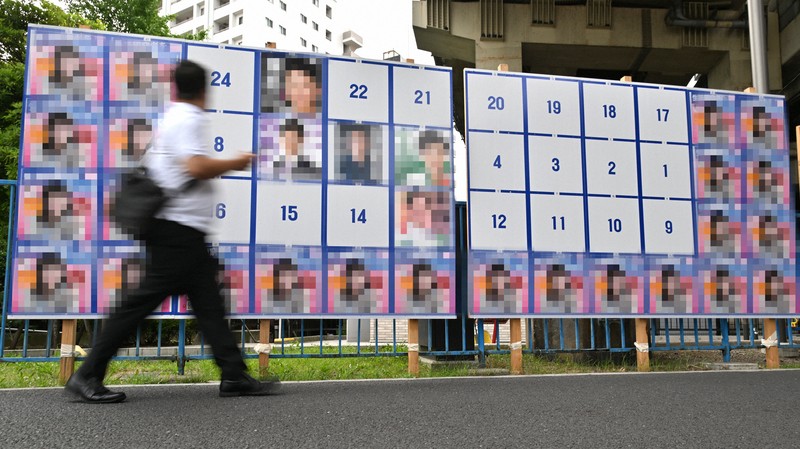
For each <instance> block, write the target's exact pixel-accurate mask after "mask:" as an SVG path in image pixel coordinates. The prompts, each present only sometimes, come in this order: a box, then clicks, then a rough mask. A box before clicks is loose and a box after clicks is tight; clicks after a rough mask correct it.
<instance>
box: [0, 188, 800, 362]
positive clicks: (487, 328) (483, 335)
mask: <svg viewBox="0 0 800 449" xmlns="http://www.w3.org/2000/svg"><path fill="white" fill-rule="evenodd" d="M0 186H8V187H9V200H10V207H9V216H8V223H9V224H13V223H14V216H15V212H16V211H15V206H16V202H15V201H14V199H15V198H16V192H17V182H16V181H13V180H0ZM456 218H457V233H458V235H460V236H464V235H465V234H466V206H465V205H464V204H458V205H457V210H456ZM13 240H14V232H13V226H12V225H10V226H9V230H8V249H10V248H13ZM457 240H458V243H457V259H458V261H457V270H458V271H459V279H458V281H457V284H459V285H458V286H457V298H458V305H457V312H458V318H456V319H450V320H419V322H420V323H421V324H422V325H421V326H420V327H419V329H420V331H419V334H420V335H419V338H418V340H416V341H418V342H419V346H420V350H419V354H420V355H422V356H430V357H437V356H443V357H467V358H477V360H478V362H479V364H480V365H485V363H486V357H487V356H489V355H493V354H509V353H510V352H511V349H510V347H509V346H510V340H509V324H508V323H507V321H508V320H505V321H504V320H483V319H477V320H476V319H470V318H467V317H466V315H465V311H466V310H467V301H466V290H467V288H466V279H467V271H466V270H467V268H466V257H467V251H466V239H465V238H460V239H457ZM10 254H11V251H10V250H9V251H7V254H6V273H5V283H4V286H5V285H8V281H9V276H10V273H11V269H10ZM4 290H5V288H4ZM8 303H9V301H8V292H5V291H4V295H3V308H2V322H0V328H2V330H3V332H2V333H0V361H2V362H21V361H25V362H45V361H46V362H55V361H58V360H60V358H61V354H60V350H59V349H58V348H57V344H58V342H59V341H60V330H59V327H60V326H59V324H60V322H59V321H58V320H10V321H9V320H8V317H7V310H8ZM81 321H82V322H83V323H84V327H83V329H82V332H81V331H79V338H78V341H77V343H78V344H79V345H80V344H84V345H87V346H89V347H91V346H92V343H93V339H94V337H95V336H96V335H97V334H98V331H99V328H100V326H101V321H100V320H81ZM347 321H350V322H351V326H350V327H351V329H348V326H347V324H346V321H345V320H342V319H332V320H328V319H313V320H298V319H292V320H289V319H283V320H275V321H274V322H272V321H270V320H258V319H253V320H230V323H231V326H232V328H233V330H234V331H235V332H238V333H239V334H240V345H241V350H242V353H243V355H244V356H245V358H259V355H260V354H259V353H257V352H255V351H254V350H253V349H254V347H255V345H256V344H257V343H258V342H259V340H260V339H261V338H262V331H263V329H261V326H262V325H264V324H265V323H272V324H268V325H270V326H272V325H274V327H275V328H277V332H273V335H275V338H272V339H271V346H270V347H269V352H268V354H269V357H271V358H311V357H398V356H401V357H404V356H407V355H408V341H409V339H408V332H407V328H406V326H405V324H406V322H405V320H391V319H388V320H385V319H374V320H366V319H364V320H347ZM777 321H778V323H779V325H778V327H777V336H778V348H792V349H798V348H800V331H798V330H797V329H795V328H792V326H791V323H790V322H789V320H777ZM153 322H154V323H155V325H154V326H155V329H154V330H153V329H148V330H147V331H148V332H151V333H154V334H155V335H154V336H155V341H154V342H153V343H154V344H143V341H142V337H143V329H142V327H141V326H140V327H139V329H138V330H137V332H136V335H135V339H134V344H133V345H132V346H131V347H130V348H127V349H125V350H124V352H123V353H122V354H120V355H118V356H117V359H119V360H156V359H159V360H173V361H175V362H176V364H177V369H178V373H179V374H183V371H184V367H185V364H186V362H187V361H190V360H198V359H209V358H211V357H212V355H211V353H210V351H208V350H207V348H206V346H205V345H204V342H203V340H202V336H199V337H198V336H197V335H196V334H195V333H193V332H191V329H187V328H191V327H192V326H193V320H191V319H175V318H169V319H159V320H153ZM364 322H369V326H368V330H367V331H366V333H367V335H364V332H365V331H364V326H362V323H364ZM731 322H732V323H731ZM173 323H177V329H172V328H173V327H175V325H174V324H173ZM632 323H633V319H596V318H595V319H525V320H523V326H524V330H525V331H524V332H523V336H524V337H523V338H522V340H523V341H522V343H523V352H525V353H529V354H548V353H570V352H572V353H575V352H598V351H608V352H616V353H619V352H635V351H636V348H635V347H634V345H633V335H634V331H633V325H632ZM647 323H648V324H649V338H650V342H649V351H651V352H659V351H680V350H699V351H721V352H722V355H723V361H724V362H728V361H730V356H731V351H732V350H735V349H754V348H760V347H761V346H762V345H761V336H762V335H763V327H764V323H763V320H757V319H735V320H728V319H704V318H703V319H700V318H698V319H661V318H659V319H649V320H647ZM166 324H168V325H169V328H170V329H169V332H170V333H172V332H175V333H176V335H175V338H171V337H169V336H165V325H166ZM146 326H149V327H153V324H151V323H148V324H147V325H146ZM353 326H354V327H355V330H354V329H352V327H353ZM309 329H319V331H318V332H316V333H315V332H314V331H311V332H309V331H308V330H309ZM326 329H328V332H327V333H326ZM270 330H271V331H274V330H275V329H270ZM151 337H153V335H148V339H149V338H151ZM487 339H488V341H487ZM795 340H798V341H797V342H796V341H795ZM194 343H197V344H194ZM260 352H261V354H263V353H264V352H265V351H264V350H263V348H261V351H260ZM78 360H80V357H78Z"/></svg>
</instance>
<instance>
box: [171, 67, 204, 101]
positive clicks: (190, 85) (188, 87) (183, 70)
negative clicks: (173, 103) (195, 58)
mask: <svg viewBox="0 0 800 449" xmlns="http://www.w3.org/2000/svg"><path fill="white" fill-rule="evenodd" d="M172 79H173V81H175V87H177V89H178V94H177V95H176V96H177V98H178V99H180V100H196V99H198V98H200V97H201V96H202V95H203V94H204V93H205V91H206V69H204V68H203V67H202V66H201V65H199V64H197V63H195V62H192V61H189V60H186V59H184V60H183V61H181V62H179V63H178V65H177V66H176V67H175V71H174V72H173V73H172Z"/></svg>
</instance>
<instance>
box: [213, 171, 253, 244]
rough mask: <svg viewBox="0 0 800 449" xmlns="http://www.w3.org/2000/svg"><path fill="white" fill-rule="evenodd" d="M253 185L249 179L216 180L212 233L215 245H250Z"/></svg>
mask: <svg viewBox="0 0 800 449" xmlns="http://www.w3.org/2000/svg"><path fill="white" fill-rule="evenodd" d="M251 183H252V181H250V180H249V179H217V180H214V188H215V189H216V200H215V202H214V208H213V211H212V213H213V217H214V218H213V220H212V226H213V232H212V233H211V235H212V237H211V240H212V241H213V242H214V243H243V244H248V243H250V216H251V212H252V210H251V209H252V204H251V198H252V190H251V186H252V184H251Z"/></svg>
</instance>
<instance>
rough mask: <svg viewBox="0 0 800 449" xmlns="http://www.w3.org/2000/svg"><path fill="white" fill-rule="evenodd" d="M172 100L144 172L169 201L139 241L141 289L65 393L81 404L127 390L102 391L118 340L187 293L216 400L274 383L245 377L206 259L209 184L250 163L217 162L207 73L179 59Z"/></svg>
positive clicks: (243, 159) (212, 266)
mask: <svg viewBox="0 0 800 449" xmlns="http://www.w3.org/2000/svg"><path fill="white" fill-rule="evenodd" d="M173 80H174V85H175V87H176V88H177V95H176V101H175V102H174V103H173V104H172V105H171V106H170V108H169V109H168V110H167V112H166V114H165V115H164V118H163V120H162V123H161V126H160V128H159V130H158V133H157V135H156V137H155V138H154V140H153V147H152V149H150V150H149V151H148V153H147V155H146V157H145V162H146V164H145V165H146V166H147V169H148V173H149V174H150V176H151V177H152V178H153V180H154V181H155V182H156V184H158V185H159V186H160V187H161V188H163V189H164V190H165V191H166V192H168V196H170V199H169V200H168V201H167V203H166V204H165V206H164V207H163V208H162V209H161V211H160V212H159V213H158V214H157V215H156V219H155V222H154V223H153V224H152V226H150V227H149V230H148V231H147V233H146V235H145V236H144V243H145V246H146V248H147V266H146V269H145V276H144V280H143V281H142V284H141V286H140V287H139V288H138V289H137V290H136V291H135V292H133V293H132V294H130V295H129V296H128V297H127V298H123V300H122V303H121V304H120V306H119V307H118V308H117V309H116V310H115V311H113V312H112V313H111V316H110V317H109V318H108V320H107V321H106V323H105V326H103V332H102V333H101V334H100V337H99V338H98V340H97V343H96V344H95V346H94V348H92V351H91V353H90V354H89V356H88V357H87V358H86V360H85V361H84V363H83V365H81V367H80V369H78V371H77V372H76V373H75V374H74V375H73V376H72V377H71V378H70V379H69V381H68V382H67V385H66V390H67V391H68V392H70V393H72V394H74V395H76V396H78V397H79V398H80V399H82V400H83V401H84V402H92V403H112V402H121V401H124V400H125V393H122V392H113V391H110V390H108V389H107V388H105V387H104V386H103V378H104V377H105V375H106V368H107V367H108V363H109V361H110V360H111V358H112V357H113V356H114V355H115V354H116V353H117V350H118V349H119V347H120V346H121V345H122V343H123V341H124V340H125V339H126V338H127V337H128V336H129V335H131V334H132V333H133V332H134V331H135V330H136V327H137V326H138V325H139V324H140V323H141V322H142V321H143V320H144V319H145V318H146V317H147V316H148V315H149V314H150V313H151V312H152V311H153V310H154V309H155V308H156V307H158V306H159V305H160V304H161V303H162V302H163V301H164V299H165V298H166V297H168V296H170V295H176V294H186V295H188V297H189V301H190V302H191V304H192V308H193V310H194V313H195V316H196V317H197V322H198V325H199V327H200V330H201V332H202V333H203V335H204V336H205V339H206V340H207V341H208V342H209V343H210V344H211V348H212V350H213V353H214V360H215V361H216V363H217V365H218V366H219V367H220V369H221V371H222V382H221V384H220V388H219V394H220V396H242V395H265V394H271V393H275V392H276V391H277V389H278V388H279V387H280V382H279V381H278V380H273V381H269V382H259V381H257V380H256V379H254V378H252V377H251V376H249V375H248V374H247V373H246V370H247V367H246V366H245V363H244V360H243V359H242V356H241V353H240V351H239V348H238V347H237V346H236V340H235V338H234V336H233V334H232V333H231V332H230V329H229V328H228V325H227V323H226V321H225V318H224V315H225V308H224V303H223V299H222V296H221V295H220V288H219V284H218V281H217V270H218V264H217V260H216V258H215V257H213V256H212V255H210V254H209V252H208V249H207V246H206V240H205V237H206V234H207V233H208V232H209V229H210V226H211V219H212V217H213V210H212V208H213V204H214V201H213V195H214V191H213V186H212V184H211V181H210V179H212V178H215V177H217V176H220V175H222V174H223V173H225V172H228V171H231V170H244V169H245V168H247V166H248V165H249V164H250V162H251V161H252V159H253V158H254V155H253V154H250V153H247V154H241V155H240V156H237V157H235V158H232V159H214V158H213V157H212V154H213V152H212V149H211V147H210V144H209V143H210V140H209V139H208V138H206V131H207V130H208V128H209V124H208V119H207V118H206V117H205V113H204V109H205V107H206V86H207V85H208V84H207V76H206V71H205V69H204V68H203V67H201V66H200V65H198V64H196V63H194V62H191V61H187V60H184V61H181V62H180V63H179V64H178V65H177V67H176V68H175V71H174V73H173Z"/></svg>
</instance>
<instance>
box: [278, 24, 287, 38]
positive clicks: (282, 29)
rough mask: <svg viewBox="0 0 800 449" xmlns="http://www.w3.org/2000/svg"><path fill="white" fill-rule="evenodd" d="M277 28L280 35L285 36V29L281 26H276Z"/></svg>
mask: <svg viewBox="0 0 800 449" xmlns="http://www.w3.org/2000/svg"><path fill="white" fill-rule="evenodd" d="M278 28H279V29H280V30H281V34H282V35H284V36H286V28H284V27H282V26H281V25H278Z"/></svg>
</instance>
